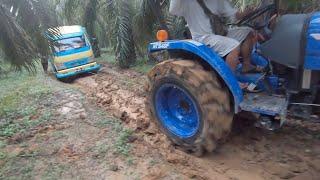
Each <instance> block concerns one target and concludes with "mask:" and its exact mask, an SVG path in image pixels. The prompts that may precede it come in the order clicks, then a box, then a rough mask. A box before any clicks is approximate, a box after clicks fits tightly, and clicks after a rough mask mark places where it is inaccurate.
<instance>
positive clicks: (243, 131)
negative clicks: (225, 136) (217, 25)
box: [75, 64, 320, 180]
mask: <svg viewBox="0 0 320 180" xmlns="http://www.w3.org/2000/svg"><path fill="white" fill-rule="evenodd" d="M145 81H146V77H145V76H144V75H143V74H140V73H137V72H135V71H132V70H125V71H124V70H119V69H117V68H115V67H113V66H112V65H108V64H105V65H104V68H103V69H102V71H101V72H100V73H99V74H97V75H94V76H87V77H82V78H80V79H78V80H77V81H76V82H75V84H76V85H77V86H80V88H81V89H82V90H83V91H84V92H85V93H86V94H87V96H88V97H90V98H92V99H94V100H95V102H97V104H98V105H99V106H101V107H102V108H104V109H105V110H106V111H107V112H109V114H113V115H114V116H115V117H117V118H119V119H121V121H122V122H123V123H124V124H125V125H126V126H127V127H129V128H131V129H133V130H135V132H136V135H137V137H138V139H139V141H136V142H135V148H134V152H133V153H134V155H135V156H136V157H138V160H137V161H138V162H139V163H138V164H145V163H146V162H145V161H146V160H145V159H144V158H143V157H144V154H145V153H149V154H153V155H154V154H157V155H159V156H161V157H162V158H163V159H164V160H165V161H167V162H169V163H166V164H168V165H162V166H157V167H156V169H154V168H147V171H148V173H147V174H148V176H146V179H151V178H153V179H158V178H164V179H166V178H167V177H170V179H171V178H172V177H171V176H170V173H171V172H173V171H174V172H178V174H181V175H184V176H185V177H188V178H196V179H219V180H220V179H245V180H248V179H254V180H256V179H303V180H307V179H319V177H320V124H316V123H309V122H301V121H289V122H288V124H287V125H286V126H285V127H284V128H283V129H281V130H280V131H279V132H272V133H271V132H266V131H262V130H260V129H256V128H255V127H253V126H252V123H251V122H250V120H247V119H241V120H240V121H241V122H240V123H239V122H237V124H241V126H239V127H237V128H236V129H235V130H234V131H233V133H232V134H231V136H230V138H229V140H228V142H227V143H226V144H225V145H223V146H221V147H220V148H219V149H218V150H217V151H216V152H215V153H212V154H208V155H206V156H205V157H202V158H196V157H193V156H190V155H187V154H185V153H183V152H181V151H180V150H178V149H176V148H175V147H174V146H173V145H172V144H171V143H170V142H169V141H168V140H167V138H166V137H165V136H164V135H163V134H162V133H161V132H159V131H158V128H157V127H155V125H154V124H153V123H152V122H150V121H149V118H148V116H147V113H146V112H145V105H144V101H145V91H144V85H145ZM143 167H144V166H143ZM136 168H137V169H139V165H138V166H137V167H136ZM140 170H141V169H140Z"/></svg>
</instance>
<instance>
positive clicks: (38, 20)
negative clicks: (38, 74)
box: [0, 0, 57, 71]
mask: <svg viewBox="0 0 320 180" xmlns="http://www.w3.org/2000/svg"><path fill="white" fill-rule="evenodd" d="M49 7H50V6H49V5H48V4H47V1H45V0H39V1H34V0H2V1H1V2H0V48H1V50H2V51H3V52H4V55H5V59H6V60H8V61H9V62H10V63H11V64H12V65H13V67H14V68H15V69H16V70H21V69H22V68H26V69H27V70H29V71H35V70H36V69H35V63H36V61H37V60H39V59H41V58H43V57H46V56H47V55H48V53H49V48H48V47H49V46H48V43H47V41H46V40H45V39H44V37H43V36H42V32H43V31H44V30H45V29H47V28H48V27H51V26H55V25H56V24H57V21H56V19H55V16H54V11H52V10H51V9H50V8H49Z"/></svg>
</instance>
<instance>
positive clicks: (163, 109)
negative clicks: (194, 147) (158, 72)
mask: <svg viewBox="0 0 320 180" xmlns="http://www.w3.org/2000/svg"><path fill="white" fill-rule="evenodd" d="M155 102H156V103H155V108H156V111H157V116H158V118H159V120H160V121H161V124H162V125H163V126H164V127H165V128H166V129H167V130H168V131H170V132H171V133H173V134H174V135H176V136H178V137H180V138H190V137H192V136H194V135H195V134H196V133H197V132H198V129H199V126H200V117H199V111H198V108H197V105H196V102H195V101H194V99H193V98H192V97H191V95H190V94H189V93H188V92H187V91H186V90H184V89H182V88H180V87H179V86H177V85H175V84H171V83H165V84H163V85H162V86H161V87H160V88H159V89H158V90H157V91H156V96H155Z"/></svg>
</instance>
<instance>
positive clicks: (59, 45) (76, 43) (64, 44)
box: [53, 36, 86, 52]
mask: <svg viewBox="0 0 320 180" xmlns="http://www.w3.org/2000/svg"><path fill="white" fill-rule="evenodd" d="M85 46H86V40H85V38H84V37H83V36H82V37H72V38H68V39H61V40H57V41H55V42H54V44H53V47H54V51H55V52H62V51H68V50H72V49H79V48H82V47H85Z"/></svg>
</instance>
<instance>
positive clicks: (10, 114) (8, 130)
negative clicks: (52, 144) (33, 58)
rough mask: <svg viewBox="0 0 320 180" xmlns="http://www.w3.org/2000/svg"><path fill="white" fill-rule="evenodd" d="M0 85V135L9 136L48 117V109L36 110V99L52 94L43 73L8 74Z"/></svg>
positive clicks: (49, 114)
mask: <svg viewBox="0 0 320 180" xmlns="http://www.w3.org/2000/svg"><path fill="white" fill-rule="evenodd" d="M0 84H1V87H0V122H1V124H0V137H11V136H13V135H14V134H16V133H18V132H23V131H26V130H28V129H30V128H32V127H35V126H38V125H40V124H42V123H43V122H46V121H48V120H50V117H51V112H50V109H47V110H41V109H39V101H40V100H41V99H43V98H48V97H49V96H50V94H51V93H52V89H51V88H50V87H49V86H47V85H46V84H45V81H44V79H43V74H38V75H30V74H28V73H26V72H22V73H10V74H9V75H8V76H7V77H4V78H1V79H0Z"/></svg>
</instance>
